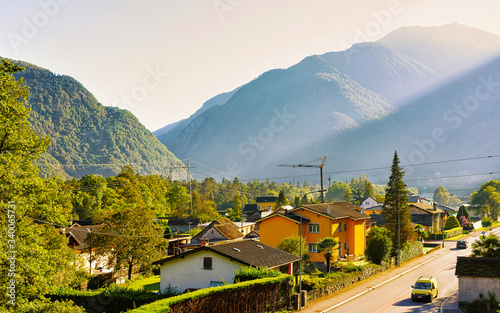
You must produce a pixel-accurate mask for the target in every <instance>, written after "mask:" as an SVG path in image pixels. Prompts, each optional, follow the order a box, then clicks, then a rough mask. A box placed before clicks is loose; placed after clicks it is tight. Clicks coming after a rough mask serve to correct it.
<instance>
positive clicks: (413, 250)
mask: <svg viewBox="0 0 500 313" xmlns="http://www.w3.org/2000/svg"><path fill="white" fill-rule="evenodd" d="M422 253H424V244H423V243H422V241H410V242H408V243H407V244H406V245H405V246H404V247H403V249H402V250H401V263H403V262H406V261H408V260H410V259H413V258H414V257H416V256H419V255H421V254H422Z"/></svg>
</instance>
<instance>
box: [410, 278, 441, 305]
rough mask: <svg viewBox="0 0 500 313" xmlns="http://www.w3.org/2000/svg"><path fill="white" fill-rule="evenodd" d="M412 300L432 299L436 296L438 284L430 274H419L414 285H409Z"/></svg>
mask: <svg viewBox="0 0 500 313" xmlns="http://www.w3.org/2000/svg"><path fill="white" fill-rule="evenodd" d="M411 287H412V288H413V290H412V291H411V300H412V301H420V300H426V301H432V299H433V298H437V296H438V285H437V280H436V278H434V277H432V276H420V277H419V279H418V280H417V282H416V283H415V285H414V286H411Z"/></svg>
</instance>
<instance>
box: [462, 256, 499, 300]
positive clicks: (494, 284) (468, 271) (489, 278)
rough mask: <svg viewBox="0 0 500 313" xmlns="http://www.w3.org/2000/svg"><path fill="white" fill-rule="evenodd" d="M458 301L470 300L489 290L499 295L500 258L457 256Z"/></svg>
mask: <svg viewBox="0 0 500 313" xmlns="http://www.w3.org/2000/svg"><path fill="white" fill-rule="evenodd" d="M455 275H456V276H457V277H458V301H467V302H472V301H474V300H475V299H479V294H483V295H484V297H485V298H488V294H489V293H490V292H492V293H494V294H495V295H496V298H497V299H498V298H499V297H500V259H498V258H485V257H477V258H471V257H460V256H459V257H457V266H456V268H455Z"/></svg>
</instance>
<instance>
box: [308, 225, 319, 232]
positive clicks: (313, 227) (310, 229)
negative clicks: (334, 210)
mask: <svg viewBox="0 0 500 313" xmlns="http://www.w3.org/2000/svg"><path fill="white" fill-rule="evenodd" d="M308 232H310V233H319V224H309V227H308Z"/></svg>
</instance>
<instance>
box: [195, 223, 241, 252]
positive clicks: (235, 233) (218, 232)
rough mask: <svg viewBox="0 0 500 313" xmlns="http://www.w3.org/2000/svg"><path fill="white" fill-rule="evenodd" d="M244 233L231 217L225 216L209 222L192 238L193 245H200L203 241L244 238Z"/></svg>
mask: <svg viewBox="0 0 500 313" xmlns="http://www.w3.org/2000/svg"><path fill="white" fill-rule="evenodd" d="M243 236H244V235H243V234H242V232H241V231H240V229H239V228H238V226H236V224H235V223H233V222H232V221H231V220H230V219H228V218H224V219H220V220H216V221H213V222H211V223H210V224H208V225H207V226H206V227H205V228H204V229H203V230H202V231H201V232H199V233H198V234H197V235H196V236H194V237H193V238H192V239H191V245H192V246H199V245H201V243H202V242H209V243H216V242H219V241H227V240H234V239H241V238H243Z"/></svg>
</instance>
